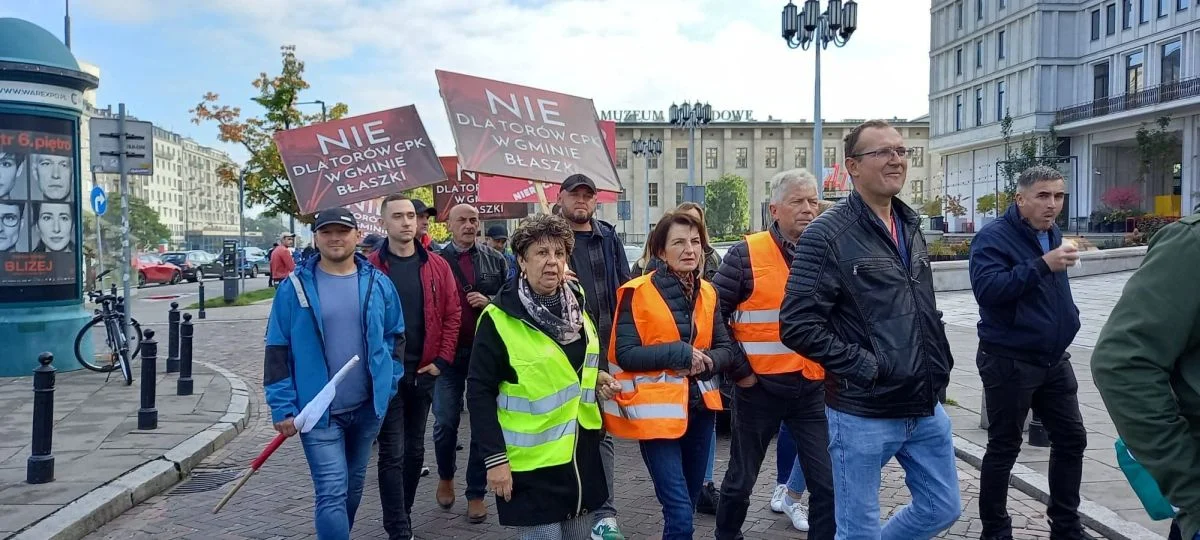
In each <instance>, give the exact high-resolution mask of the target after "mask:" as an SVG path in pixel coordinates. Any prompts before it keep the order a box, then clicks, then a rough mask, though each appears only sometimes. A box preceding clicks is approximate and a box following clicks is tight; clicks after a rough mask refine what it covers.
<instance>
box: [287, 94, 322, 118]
mask: <svg viewBox="0 0 1200 540" xmlns="http://www.w3.org/2000/svg"><path fill="white" fill-rule="evenodd" d="M292 105H320V106H321V121H322V122H328V121H329V117H328V115H327V114H326V112H325V102H324V101H321V100H319V99H314V100H312V101H301V102H299V103H293V104H292Z"/></svg>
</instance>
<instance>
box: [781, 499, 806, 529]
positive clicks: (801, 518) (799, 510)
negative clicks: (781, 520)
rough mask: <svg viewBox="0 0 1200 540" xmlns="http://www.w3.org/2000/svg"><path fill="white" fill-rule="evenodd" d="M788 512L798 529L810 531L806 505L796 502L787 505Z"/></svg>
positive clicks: (793, 524)
mask: <svg viewBox="0 0 1200 540" xmlns="http://www.w3.org/2000/svg"><path fill="white" fill-rule="evenodd" d="M786 514H787V516H788V518H791V520H792V526H793V527H795V528H796V530H797V531H808V509H807V508H805V507H804V505H802V504H800V503H798V502H794V503H792V504H791V505H789V506H788V507H787V512H786Z"/></svg>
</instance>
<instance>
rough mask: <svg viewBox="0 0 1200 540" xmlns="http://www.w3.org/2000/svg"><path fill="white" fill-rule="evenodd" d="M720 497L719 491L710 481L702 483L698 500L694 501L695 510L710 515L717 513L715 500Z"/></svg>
mask: <svg viewBox="0 0 1200 540" xmlns="http://www.w3.org/2000/svg"><path fill="white" fill-rule="evenodd" d="M720 498H721V493H720V492H718V491H717V487H716V486H714V485H713V483H712V482H709V483H707V484H704V487H703V488H701V489H700V500H698V501H696V511H697V512H700V513H701V514H708V515H710V516H715V515H717V500H718V499H720Z"/></svg>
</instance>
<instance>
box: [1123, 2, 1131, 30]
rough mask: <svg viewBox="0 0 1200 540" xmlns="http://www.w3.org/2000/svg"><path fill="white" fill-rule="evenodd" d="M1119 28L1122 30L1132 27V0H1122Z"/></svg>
mask: <svg viewBox="0 0 1200 540" xmlns="http://www.w3.org/2000/svg"><path fill="white" fill-rule="evenodd" d="M1121 28H1122V29H1123V30H1129V29H1130V28H1133V0H1122V3H1121Z"/></svg>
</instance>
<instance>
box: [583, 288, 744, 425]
mask: <svg viewBox="0 0 1200 540" xmlns="http://www.w3.org/2000/svg"><path fill="white" fill-rule="evenodd" d="M653 276H654V273H653V272H652V273H650V274H646V275H643V276H639V277H637V278H634V279H632V280H630V281H629V282H627V283H626V284H625V285H622V286H621V288H619V289H617V305H618V306H620V305H621V304H622V302H623V299H624V297H625V296H626V295H632V296H631V302H630V307H631V309H632V311H633V321H634V325H635V326H636V327H637V332H638V336H639V337H640V338H641V340H642V345H659V344H664V343H675V342H678V341H680V340H681V339H682V337H681V336H680V335H679V326H678V325H677V324H676V321H675V317H674V314H673V313H672V312H671V309H670V307H669V306H667V303H666V301H665V300H663V298H662V295H661V294H660V293H659V291H658V289H657V288H656V287H655V286H654V283H653V282H651V279H652V277H653ZM699 286H700V294H699V295H698V297H697V298H696V304H695V307H694V309H693V312H692V316H691V320H692V324H693V325H694V326H693V330H692V332H691V333H692V335H691V336H689V337H690V338H691V341H690V343H691V345H692V346H693V347H695V348H697V349H709V348H711V347H712V334H713V321H714V320H715V318H716V310H717V301H718V300H717V291H716V289H714V288H713V286H712V284H711V283H709V282H707V281H703V280H700V281H699ZM608 354H609V364H608V365H609V369H610V370H611V371H612V375H613V377H614V378H615V379H616V380H617V382H618V383H620V384H621V392H620V393H619V394H617V395H616V396H613V399H611V400H608V401H605V402H604V407H603V412H604V427H605V429H606V430H607V431H609V432H610V433H612V434H613V435H616V436H618V437H622V438H626V439H637V440H648V439H677V438H679V437H681V436H683V434H684V432H685V431H687V406H688V378H687V377H685V376H681V375H680V374H679V373H677V372H675V371H673V370H661V371H647V372H631V371H625V370H623V369H621V366H620V362H619V360H618V359H617V357H616V332H614V333H613V337H612V341H611V342H610V343H609V353H608ZM697 386H698V387H699V389H700V391H701V395H702V396H703V398H704V405H705V407H707V408H709V409H712V410H721V393H720V392H719V391H718V389H717V387H716V385H715V384H714V383H712V382H711V381H697Z"/></svg>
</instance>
